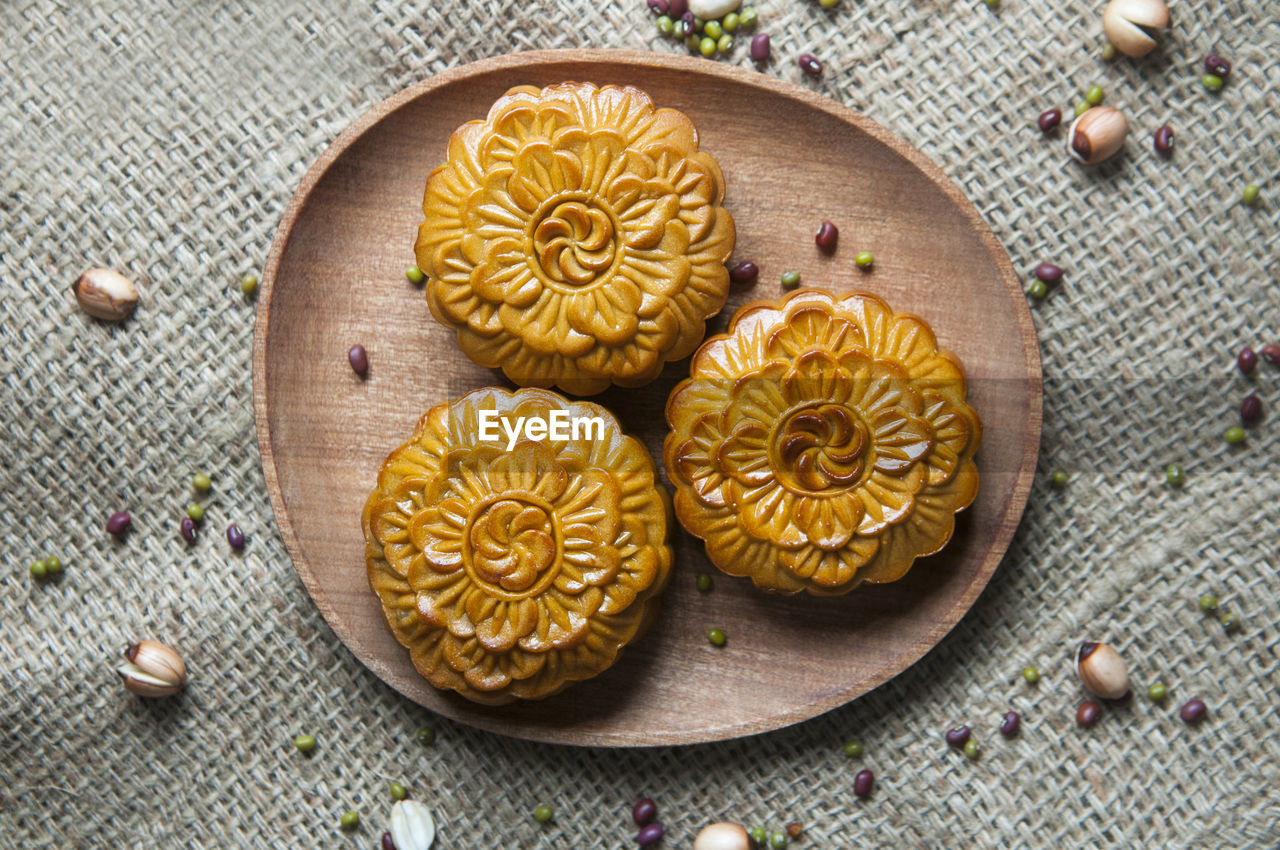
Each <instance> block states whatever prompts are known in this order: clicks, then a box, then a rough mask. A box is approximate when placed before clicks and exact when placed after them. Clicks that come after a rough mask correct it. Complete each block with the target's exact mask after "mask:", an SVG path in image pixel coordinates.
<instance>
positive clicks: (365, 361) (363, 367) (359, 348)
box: [347, 343, 369, 378]
mask: <svg viewBox="0 0 1280 850" xmlns="http://www.w3.org/2000/svg"><path fill="white" fill-rule="evenodd" d="M347 361H348V362H349V363H351V369H352V371H354V372H355V373H356V374H357V375H359V376H360V377H362V378H363V377H364V376H365V375H366V374H367V373H368V372H369V352H367V351H365V350H364V346H363V345H360V344H359V343H357V344H355V345H353V346H351V350H350V351H348V352H347Z"/></svg>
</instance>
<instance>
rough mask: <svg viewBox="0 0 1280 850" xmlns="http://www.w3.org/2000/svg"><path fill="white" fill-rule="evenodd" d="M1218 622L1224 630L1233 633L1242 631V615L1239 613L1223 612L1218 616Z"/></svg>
mask: <svg viewBox="0 0 1280 850" xmlns="http://www.w3.org/2000/svg"><path fill="white" fill-rule="evenodd" d="M1218 623H1219V624H1220V625H1221V626H1222V628H1223V630H1224V631H1226V632H1228V633H1231V632H1238V631H1240V615H1239V614H1223V615H1222V616H1221V617H1219V618H1218Z"/></svg>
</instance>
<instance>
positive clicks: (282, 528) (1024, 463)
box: [253, 48, 1044, 747]
mask: <svg viewBox="0 0 1280 850" xmlns="http://www.w3.org/2000/svg"><path fill="white" fill-rule="evenodd" d="M555 64H593V65H609V66H624V67H625V66H641V67H650V68H660V69H663V70H679V71H685V72H692V73H696V74H699V75H702V76H710V77H715V78H720V79H723V80H727V81H733V82H737V83H744V84H746V85H749V86H752V87H757V88H762V89H766V90H769V91H771V92H772V93H774V94H777V95H780V96H783V97H786V98H790V99H793V100H799V101H802V102H803V103H804V104H805V105H807V106H809V107H811V108H815V109H818V110H820V111H822V112H825V113H827V114H829V115H831V116H832V117H834V118H837V119H839V120H841V121H844V122H847V123H849V124H852V125H854V126H856V127H857V128H858V129H859V130H861V131H863V132H865V133H867V135H869V136H871V137H872V138H874V139H875V140H876V141H878V142H880V143H882V144H884V145H886V146H888V147H889V148H890V149H892V150H893V151H894V152H895V153H897V154H898V155H900V156H902V157H903V158H904V159H906V160H907V161H908V162H909V163H910V164H911V165H912V166H914V167H915V168H917V169H919V170H920V171H921V172H923V173H924V174H925V175H926V176H927V177H928V178H929V179H930V180H931V181H932V182H933V183H934V185H936V186H937V187H938V188H940V189H941V190H942V191H943V192H944V193H945V194H946V195H947V197H948V198H950V199H951V201H952V203H954V204H955V205H956V208H957V209H958V210H959V212H960V213H961V214H962V215H963V216H964V218H965V220H966V221H967V222H968V224H969V226H970V227H971V228H972V230H973V232H974V233H975V234H976V235H977V236H978V237H979V239H981V241H982V243H983V245H984V247H985V248H986V250H987V253H988V254H989V255H990V256H991V257H992V259H993V260H994V261H995V265H996V267H997V268H998V269H999V271H1000V274H1001V278H1002V279H1003V281H1004V284H1005V286H1006V288H1007V289H1008V290H1009V295H1010V298H1011V300H1012V303H1013V304H1014V316H1015V320H1016V324H1017V326H1018V330H1019V342H1020V343H1021V348H1022V353H1023V357H1024V359H1025V363H1026V365H1027V367H1028V373H1029V374H1027V375H1026V376H1025V380H1026V381H1027V387H1028V402H1029V410H1028V421H1027V422H1026V423H1025V426H1026V431H1025V433H1026V434H1027V439H1026V443H1025V445H1024V447H1023V451H1022V457H1021V458H1020V459H1019V463H1018V467H1017V470H1016V472H1015V473H1014V480H1013V486H1012V488H1011V489H1010V492H1009V498H1008V500H1007V502H1006V503H1005V505H1006V506H1005V510H1004V516H1002V517H999V518H998V522H997V528H996V532H995V534H994V535H993V536H992V538H991V541H990V544H989V545H988V546H987V550H986V553H985V554H984V556H983V559H982V561H981V563H980V566H979V568H978V570H977V572H976V573H975V574H974V578H973V580H972V581H970V582H969V584H968V585H967V586H966V587H965V589H964V592H963V593H962V594H961V595H960V596H959V597H958V598H957V600H956V601H955V603H954V604H953V605H952V606H951V609H950V611H949V612H948V613H949V614H950V613H951V612H959V613H957V614H956V615H955V616H954V618H944V619H941V620H937V621H935V622H933V623H932V624H931V626H930V628H929V629H928V631H927V632H925V633H924V634H923V635H922V637H921V639H920V640H919V641H918V642H917V643H916V646H922V647H923V649H919V650H918V651H917V650H916V649H915V648H914V647H913V649H911V650H909V651H907V652H904V653H903V654H902V656H900V657H899V658H898V659H896V661H897V662H900V664H898V663H895V665H894V667H895V668H896V669H893V670H892V671H886V672H885V673H883V674H882V675H881V676H878V677H876V678H875V679H874V680H873V681H872V683H871V684H870V686H869V687H867V688H866V689H865V690H864V691H863V692H862V693H860V694H857V695H856V696H852V697H851V696H848V695H847V692H846V691H843V690H838V691H835V692H833V693H830V694H827V695H825V696H824V697H823V698H822V699H820V700H818V701H817V702H816V703H804V704H803V705H797V706H796V708H795V709H793V710H791V711H788V712H786V713H784V714H781V715H775V716H772V717H770V718H768V719H767V720H759V719H757V720H752V721H746V722H742V723H738V724H731V725H728V726H719V727H715V728H713V729H711V730H708V732H706V733H704V732H703V731H702V730H698V731H696V732H684V731H681V732H675V733H664V732H662V731H660V730H652V731H651V732H649V733H647V734H646V735H645V736H644V737H637V736H636V735H635V734H634V733H616V732H614V733H610V732H607V731H606V732H600V731H597V732H585V733H584V732H582V731H573V732H565V731H563V730H562V729H561V728H560V727H551V726H545V725H532V726H530V725H525V726H518V727H513V726H512V724H511V723H510V722H509V721H501V720H497V719H495V718H490V717H487V716H484V715H475V716H460V715H459V713H457V712H455V711H446V710H442V708H440V707H438V706H434V705H425V704H424V703H421V702H419V701H418V700H417V699H416V698H415V697H414V696H412V695H410V694H409V693H406V692H405V691H403V690H401V689H400V688H399V687H397V686H396V685H395V684H393V682H394V679H395V676H394V674H393V673H392V671H391V669H390V668H389V667H387V665H386V664H384V663H383V662H382V661H381V660H380V659H378V658H375V657H372V656H367V653H363V652H360V651H357V650H356V648H355V647H353V646H351V645H350V644H349V643H348V642H347V639H346V638H345V637H344V634H346V633H348V632H349V629H348V628H347V626H346V625H345V621H344V620H343V618H342V617H341V616H340V615H339V614H338V613H337V611H336V610H335V609H334V607H333V606H332V605H331V604H330V602H329V600H328V598H327V595H326V593H325V591H324V589H323V588H322V586H321V584H320V582H319V580H318V579H317V578H316V575H315V572H314V570H313V569H312V567H311V565H310V562H309V561H308V560H307V557H306V553H305V550H304V548H303V546H302V542H301V540H300V539H299V538H298V534H297V531H296V529H295V528H294V526H293V522H292V520H291V519H290V516H289V512H288V506H287V505H286V503H285V499H284V493H283V490H282V489H281V487H280V476H279V471H278V469H277V461H276V457H275V452H274V450H273V448H272V432H271V426H270V421H269V418H268V413H267V379H266V370H267V362H266V356H267V337H268V334H269V333H270V329H271V305H272V300H273V295H274V292H275V282H276V275H277V273H278V271H279V267H280V263H281V261H282V258H283V256H284V252H285V249H286V248H287V247H288V244H289V241H290V239H291V238H292V235H293V231H294V228H295V226H296V225H297V222H298V219H299V218H300V217H301V214H302V212H303V210H305V208H306V206H307V203H308V201H309V200H310V198H311V195H312V193H313V191H314V190H315V188H316V186H317V185H319V183H320V181H321V180H322V179H323V178H324V176H325V175H326V174H327V173H328V170H329V168H330V167H331V166H332V165H333V164H334V163H335V162H337V160H338V159H339V158H340V157H341V156H342V155H343V154H344V153H345V152H346V151H347V149H348V148H350V147H351V145H352V144H354V143H355V142H356V141H357V140H358V139H360V138H361V137H362V136H363V135H364V133H365V132H366V131H368V130H369V129H370V128H372V127H373V126H374V125H376V124H377V123H379V122H380V121H382V120H383V119H385V118H386V117H388V116H389V115H391V114H392V113H394V112H395V111H397V110H398V109H400V108H401V107H403V106H405V105H407V104H409V103H412V102H414V101H416V100H418V99H419V98H421V97H423V96H426V95H428V94H430V93H431V92H433V91H435V90H437V89H443V88H446V87H448V86H450V85H452V84H454V83H455V82H458V81H461V80H464V79H467V78H469V77H476V76H483V75H485V74H490V73H493V72H497V71H504V70H511V69H514V68H519V67H521V66H526V65H555ZM1043 407H1044V378H1043V369H1042V363H1041V357H1040V347H1039V341H1038V338H1037V336H1036V332H1035V323H1034V321H1033V320H1032V317H1031V310H1030V308H1029V307H1028V305H1027V303H1026V300H1025V298H1024V297H1023V294H1022V288H1021V284H1020V282H1019V281H1018V277H1017V273H1016V272H1015V270H1014V268H1013V263H1012V261H1011V259H1010V258H1009V255H1008V252H1007V251H1006V250H1005V248H1004V246H1003V245H1002V244H1001V243H1000V241H999V240H998V239H997V238H996V236H995V233H994V231H993V230H992V229H991V227H990V225H989V224H988V223H987V222H986V220H985V219H984V218H983V217H982V215H981V214H980V213H979V212H978V210H977V207H975V206H974V204H973V203H972V202H971V201H970V200H969V199H968V197H967V196H965V194H964V193H963V192H962V191H961V190H960V187H959V186H958V185H957V184H956V183H955V181H953V180H952V179H951V178H950V177H948V176H947V174H946V173H945V172H944V171H943V170H942V168H941V166H939V165H938V164H937V163H935V162H934V161H933V160H931V159H929V158H928V157H927V156H925V154H924V153H923V152H921V151H920V150H918V149H917V148H915V147H914V146H913V145H911V144H910V143H908V142H907V141H906V140H904V139H902V138H901V137H899V136H897V135H896V134H894V133H893V132H891V131H890V130H888V129H887V128H886V127H884V126H883V125H881V124H879V123H878V122H876V121H875V120H874V119H872V118H870V117H868V116H866V115H864V114H862V113H861V112H858V111H857V110H855V109H852V108H851V107H848V106H845V105H844V104H842V103H840V102H838V101H836V100H834V99H833V98H831V97H828V96H826V95H824V94H821V93H819V92H816V91H813V90H811V89H808V88H805V87H803V86H800V85H797V84H795V83H792V82H789V81H786V80H782V79H778V78H777V77H773V76H770V75H768V74H764V73H760V72H758V71H754V70H751V69H748V68H744V67H741V66H738V65H727V64H723V63H719V62H708V61H707V60H705V59H698V58H695V57H691V56H681V55H678V54H667V53H656V52H652V51H644V50H613V49H601V48H592V49H587V48H568V49H554V50H529V51H520V52H516V53H505V54H501V55H497V56H491V57H488V58H485V59H480V60H477V61H475V62H469V63H464V64H462V65H457V66H455V67H452V68H448V69H446V70H444V71H441V72H439V73H437V74H432V75H431V76H429V77H426V78H425V79H422V80H420V81H418V82H416V83H414V84H412V85H410V86H408V87H406V88H404V89H401V90H400V91H398V92H396V93H394V94H392V95H390V96H389V97H387V98H384V99H383V100H381V101H379V102H377V103H375V104H373V105H372V106H370V107H369V108H368V109H366V110H365V111H364V112H362V113H361V114H360V115H359V116H357V117H356V119H355V120H354V121H353V122H352V123H351V124H350V125H348V126H347V127H346V129H344V130H343V131H342V132H341V133H339V134H338V136H337V137H336V138H335V139H334V140H333V141H332V142H330V143H329V145H328V146H326V147H325V149H324V150H323V151H322V152H321V153H320V155H319V156H318V157H317V158H316V160H315V161H314V162H313V163H312V164H311V166H310V167H309V168H308V169H307V171H306V173H305V174H304V175H303V177H302V180H301V181H300V182H299V184H298V187H297V189H295V190H294V193H293V195H292V196H291V197H290V199H289V202H288V204H287V205H286V207H285V210H284V213H283V214H282V215H281V218H280V223H279V224H278V225H277V228H276V231H275V235H274V237H273V238H272V242H271V248H270V250H269V252H268V254H267V259H266V262H265V263H264V265H263V270H262V276H261V282H260V287H259V292H258V298H257V304H256V307H255V321H254V336H253V409H254V425H255V430H256V432H257V443H258V453H259V460H260V462H261V464H262V471H263V477H264V480H265V483H266V487H267V494H268V497H269V499H270V502H271V509H272V513H273V515H274V516H275V520H276V526H277V528H278V529H279V532H280V536H281V538H282V539H283V541H284V545H285V551H286V552H287V553H288V555H289V560H290V562H291V564H292V565H293V568H294V572H296V573H297V574H298V577H299V578H300V579H301V580H302V584H303V586H304V587H305V588H306V590H307V593H308V595H309V596H310V597H311V600H312V602H313V603H314V604H315V606H316V608H317V609H318V610H319V612H320V614H321V616H322V617H323V618H324V620H325V622H326V623H327V624H328V625H329V628H330V629H331V630H332V631H333V633H334V636H335V637H337V638H338V641H339V642H340V643H341V644H342V645H343V646H344V647H346V649H347V650H348V651H349V652H350V653H351V654H352V655H353V656H354V657H355V658H356V660H358V661H359V662H360V663H361V664H362V665H364V666H365V667H367V668H368V669H369V670H370V671H371V672H373V674H374V675H375V676H377V677H378V678H379V679H380V680H381V681H382V682H383V683H384V684H385V685H387V686H388V687H390V688H391V689H392V690H394V691H396V692H397V693H399V694H400V695H401V696H402V697H404V698H405V699H408V700H410V701H411V702H413V703H415V704H418V705H422V706H423V707H424V708H426V709H428V710H429V711H432V712H433V713H436V714H439V715H441V716H443V717H447V718H448V719H450V720H451V721H453V722H457V723H461V724H464V725H467V726H470V727H472V728H475V729H481V730H484V731H486V732H494V733H498V734H502V735H506V736H508V737H516V738H520V739H523V740H531V741H538V742H542V743H553V744H567V745H573V746H590V747H621V746H626V747H632V746H642V747H648V746H672V745H689V744H700V743H710V742H714V741H724V740H735V739H739V738H745V737H749V736H752V735H757V734H763V733H765V732H772V731H777V730H781V729H785V728H787V727H789V726H793V725H795V724H797V723H802V722H804V721H806V720H811V719H814V718H816V717H819V716H821V715H823V714H826V713H827V712H829V711H832V710H834V709H836V708H838V707H840V706H842V705H847V704H848V703H851V702H853V701H854V700H857V699H860V698H861V697H863V696H865V695H867V694H869V693H871V692H872V691H874V690H876V689H877V688H879V687H880V686H882V685H884V684H885V683H886V682H888V681H890V680H892V679H894V678H896V677H897V676H899V675H901V674H902V673H904V672H905V671H906V670H908V669H909V668H911V667H912V666H914V665H915V664H916V663H918V662H919V661H920V660H921V659H923V658H924V657H925V656H926V655H928V654H929V653H931V652H933V651H934V650H935V649H936V648H937V646H938V644H939V643H941V642H942V640H943V639H944V638H945V637H946V636H947V635H948V634H949V633H950V632H951V631H952V630H953V629H954V628H955V627H956V625H958V624H959V622H960V621H961V620H962V619H964V617H965V616H966V615H967V614H968V613H969V611H970V610H972V608H973V605H974V603H975V602H976V601H977V599H978V597H979V596H980V595H981V594H982V592H983V590H985V589H986V586H987V584H988V583H989V582H990V580H991V576H992V575H993V574H994V573H995V571H996V569H997V568H998V567H999V565H1000V564H1001V563H1002V562H1003V560H1004V558H1005V556H1006V555H1007V554H1008V549H1009V544H1010V542H1011V541H1012V539H1013V535H1014V533H1015V532H1016V531H1017V528H1018V526H1019V524H1020V523H1021V520H1022V517H1023V515H1024V513H1025V511H1026V506H1027V502H1028V500H1029V497H1030V493H1031V485H1032V481H1033V479H1034V474H1035V468H1036V463H1037V461H1038V458H1039V453H1040V442H1041V436H1042V425H1043ZM445 696H446V697H447V696H448V695H445ZM449 702H450V703H452V702H453V701H449Z"/></svg>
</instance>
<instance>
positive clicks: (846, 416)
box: [772, 402, 871, 494]
mask: <svg viewBox="0 0 1280 850" xmlns="http://www.w3.org/2000/svg"><path fill="white" fill-rule="evenodd" d="M870 442H871V441H870V439H869V437H868V434H867V426H866V425H865V424H864V423H863V421H862V417H860V416H858V415H857V414H856V413H854V412H853V411H852V410H850V409H849V408H847V407H845V406H844V405H842V404H834V403H830V402H819V403H815V404H808V405H805V406H803V407H800V408H798V409H795V410H792V411H791V412H790V413H788V414H787V415H786V416H784V417H783V418H782V419H781V421H780V422H779V423H778V425H777V427H776V428H775V429H774V433H773V440H772V443H773V452H772V455H773V469H774V473H775V474H776V475H777V477H778V480H779V481H780V482H781V483H782V484H783V486H785V487H787V488H789V489H791V490H795V491H799V492H803V493H813V494H824V493H830V492H839V491H842V490H845V489H847V488H849V487H852V486H853V485H854V484H857V483H858V481H859V480H860V479H861V478H862V473H863V470H864V468H865V467H866V454H867V448H868V446H869V445H870Z"/></svg>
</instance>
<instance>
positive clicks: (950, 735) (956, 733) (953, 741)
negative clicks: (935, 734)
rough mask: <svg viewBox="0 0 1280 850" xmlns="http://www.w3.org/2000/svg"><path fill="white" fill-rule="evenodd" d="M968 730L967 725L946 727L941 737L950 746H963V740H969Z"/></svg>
mask: <svg viewBox="0 0 1280 850" xmlns="http://www.w3.org/2000/svg"><path fill="white" fill-rule="evenodd" d="M970 731H971V730H970V729H969V727H968V726H957V727H956V728H954V729H948V730H947V734H946V735H944V736H943V737H944V738H946V741H947V744H949V745H950V746H953V747H963V746H964V744H965V741H968V740H969V733H970Z"/></svg>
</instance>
